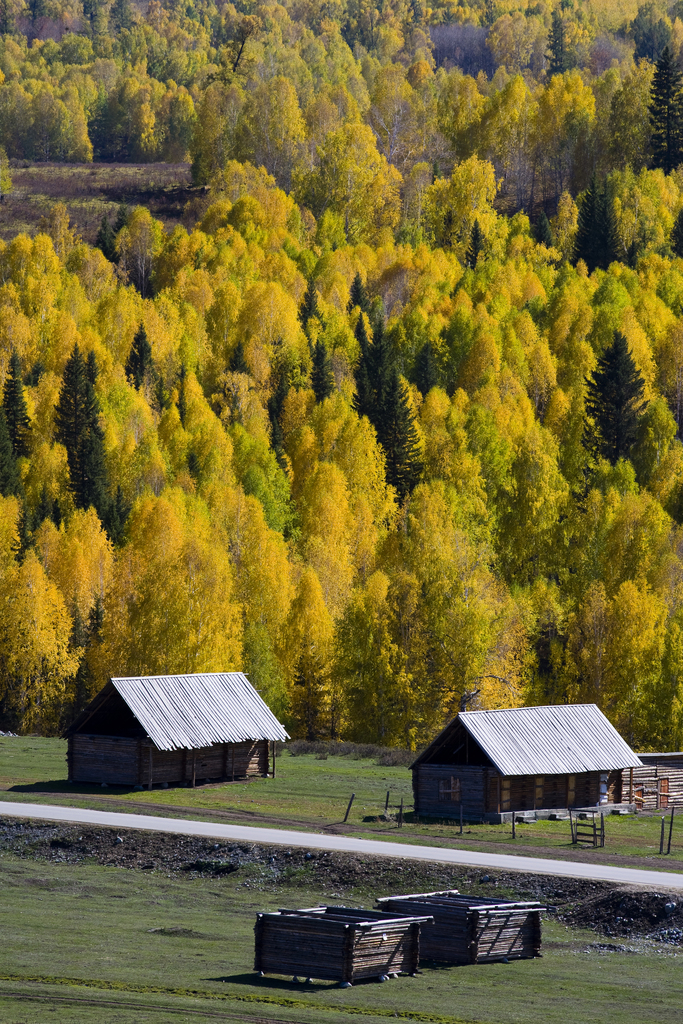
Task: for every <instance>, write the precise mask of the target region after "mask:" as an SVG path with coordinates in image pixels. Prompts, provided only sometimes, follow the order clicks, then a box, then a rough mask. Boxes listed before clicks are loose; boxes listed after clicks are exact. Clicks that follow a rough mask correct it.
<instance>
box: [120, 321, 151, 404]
mask: <svg viewBox="0 0 683 1024" xmlns="http://www.w3.org/2000/svg"><path fill="white" fill-rule="evenodd" d="M151 369H152V346H151V345H150V343H149V339H148V338H147V331H146V330H145V325H144V324H142V323H141V324H140V326H139V327H138V329H137V331H136V332H135V337H134V338H133V344H132V345H131V349H130V352H129V353H128V359H127V361H126V377H128V379H129V380H130V381H131V383H132V384H133V386H134V387H135V390H136V391H139V390H140V388H141V387H142V385H143V383H144V380H145V374H146V373H147V371H148V370H151Z"/></svg>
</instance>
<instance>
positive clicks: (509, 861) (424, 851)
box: [0, 801, 683, 889]
mask: <svg viewBox="0 0 683 1024" xmlns="http://www.w3.org/2000/svg"><path fill="white" fill-rule="evenodd" d="M0 815H4V816H7V817H12V818H32V819H37V820H41V821H61V822H74V823H76V822H78V823H79V824H84V825H102V826H109V827H110V828H117V829H129V828H133V829H144V830H145V831H147V832H171V833H175V834H176V835H186V836H202V837H204V838H206V839H229V840H237V841H241V842H247V843H271V844H274V845H278V846H297V847H303V848H306V849H311V850H331V851H335V852H338V853H361V854H363V853H364V854H368V855H374V856H379V857H402V858H407V859H410V860H422V861H431V862H433V863H441V864H457V865H464V866H467V867H476V868H498V869H499V870H503V871H523V872H526V873H529V872H534V873H536V874H542V875H555V876H557V877H565V878H582V879H586V880H591V881H598V882H617V883H620V884H622V885H651V886H657V887H659V888H667V889H683V873H678V872H673V871H642V870H638V869H636V868H618V867H612V866H611V865H609V864H582V863H577V862H576V861H573V862H569V861H562V860H546V859H545V858H541V857H512V856H509V855H507V854H497V853H475V852H472V851H468V850H449V849H443V848H441V847H437V846H416V845H408V844H403V843H391V842H384V841H379V840H371V839H356V838H352V837H348V836H330V835H318V834H315V833H310V832H308V833H307V832H292V831H288V830H286V829H275V828H250V827H248V826H245V825H223V824H220V823H218V822H213V821H211V822H209V821H188V820H183V819H178V818H157V817H153V816H151V815H147V814H120V813H116V812H112V811H93V810H89V809H86V808H80V807H54V806H50V805H49V804H20V803H14V802H9V801H0Z"/></svg>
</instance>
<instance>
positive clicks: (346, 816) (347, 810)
mask: <svg viewBox="0 0 683 1024" xmlns="http://www.w3.org/2000/svg"><path fill="white" fill-rule="evenodd" d="M355 795H356V794H355V793H352V794H351V799H350V800H349V806H348V807H347V808H346V814H345V815H344V821H345V822H346V819H347V818H348V816H349V811H350V810H351V804H352V803H353V798H354V797H355Z"/></svg>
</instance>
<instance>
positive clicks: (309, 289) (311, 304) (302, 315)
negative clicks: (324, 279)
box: [299, 277, 322, 331]
mask: <svg viewBox="0 0 683 1024" xmlns="http://www.w3.org/2000/svg"><path fill="white" fill-rule="evenodd" d="M312 317H315V318H316V319H317V320H322V317H321V315H320V309H319V307H318V291H317V289H316V287H315V282H314V280H313V278H312V277H309V279H308V285H307V286H306V292H305V294H304V297H303V300H302V302H301V305H300V306H299V322H300V323H301V326H302V327H303V329H304V331H305V330H306V329H307V328H308V321H309V320H310V319H311V318H312Z"/></svg>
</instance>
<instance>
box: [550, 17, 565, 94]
mask: <svg viewBox="0 0 683 1024" xmlns="http://www.w3.org/2000/svg"><path fill="white" fill-rule="evenodd" d="M568 68H569V62H568V60H567V49H566V46H565V38H564V22H563V21H562V15H561V14H560V12H559V11H558V10H557V8H555V10H554V11H553V15H552V20H551V23H550V33H549V35H548V75H549V76H550V77H551V78H552V76H553V75H563V74H564V73H565V71H567V70H568Z"/></svg>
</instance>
